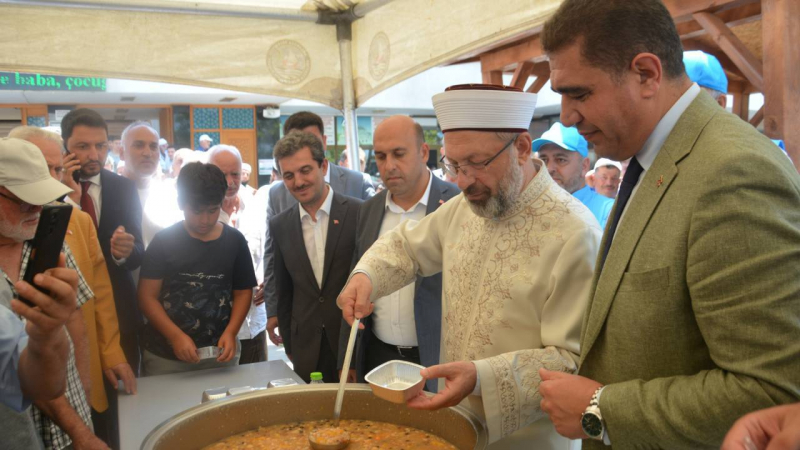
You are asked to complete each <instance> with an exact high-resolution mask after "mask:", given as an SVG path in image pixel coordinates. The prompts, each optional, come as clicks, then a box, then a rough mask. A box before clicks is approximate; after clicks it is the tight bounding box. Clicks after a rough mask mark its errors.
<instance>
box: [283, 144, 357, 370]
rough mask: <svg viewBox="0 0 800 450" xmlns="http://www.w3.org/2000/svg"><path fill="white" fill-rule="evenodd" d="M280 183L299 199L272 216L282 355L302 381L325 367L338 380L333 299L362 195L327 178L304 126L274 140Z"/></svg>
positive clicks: (337, 315) (337, 317)
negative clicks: (353, 195) (347, 192)
mask: <svg viewBox="0 0 800 450" xmlns="http://www.w3.org/2000/svg"><path fill="white" fill-rule="evenodd" d="M274 155H275V161H276V162H277V164H278V168H279V170H280V172H281V174H282V175H283V182H284V183H285V185H286V187H287V188H288V189H289V191H290V192H291V194H292V196H293V197H294V198H295V199H296V200H297V201H298V202H299V203H298V204H295V205H294V206H292V207H291V208H289V209H287V210H285V211H284V212H282V213H280V214H278V215H277V216H275V217H272V218H271V219H270V220H269V227H270V229H271V230H272V233H273V236H274V237H275V239H273V241H272V242H273V244H272V251H273V254H274V256H275V260H274V274H275V287H276V292H277V298H278V305H277V314H278V323H279V324H280V332H281V336H282V337H283V342H284V345H285V347H286V355H287V356H289V358H290V359H291V360H292V362H293V363H294V371H295V372H297V374H298V375H300V376H301V377H302V378H303V380H305V381H306V382H308V381H309V380H310V374H311V372H322V376H323V380H324V381H326V382H329V383H330V382H336V381H338V380H339V377H338V373H337V361H338V343H339V327H340V325H341V320H342V319H341V317H342V315H341V312H340V311H339V308H338V307H337V306H336V297H337V296H338V295H339V291H341V290H342V288H343V287H344V285H345V283H346V282H347V277H348V275H349V274H350V262H351V261H352V259H353V252H354V250H355V237H356V215H357V214H358V208H359V206H360V204H361V200H359V199H355V198H350V197H347V196H344V195H341V194H339V193H335V192H334V190H333V189H332V188H331V186H330V185H329V184H327V183H326V182H325V172H326V170H327V169H328V160H326V159H325V152H324V150H323V147H322V142H321V141H320V140H319V139H318V138H317V137H316V136H314V135H313V134H311V133H306V132H302V131H295V132H292V133H289V134H288V135H287V136H285V137H284V138H283V139H281V140H280V141H279V142H278V143H277V144H276V145H275V152H274Z"/></svg>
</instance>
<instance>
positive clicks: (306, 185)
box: [294, 184, 311, 191]
mask: <svg viewBox="0 0 800 450" xmlns="http://www.w3.org/2000/svg"><path fill="white" fill-rule="evenodd" d="M310 186H311V185H310V184H304V185H302V186H296V187H295V188H294V190H295V191H302V190H303V189H305V188H307V187H310Z"/></svg>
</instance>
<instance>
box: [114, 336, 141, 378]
mask: <svg viewBox="0 0 800 450" xmlns="http://www.w3.org/2000/svg"><path fill="white" fill-rule="evenodd" d="M140 336H141V330H139V331H135V332H126V333H122V332H120V334H119V344H120V346H121V347H122V351H123V352H124V353H125V359H127V360H128V364H129V365H130V366H131V370H133V375H134V376H136V377H139V376H141V373H140V364H141V362H142V349H141V345H140V344H141V340H140ZM114 389H115V390H116V387H115V388H114Z"/></svg>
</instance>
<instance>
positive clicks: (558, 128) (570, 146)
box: [531, 122, 589, 158]
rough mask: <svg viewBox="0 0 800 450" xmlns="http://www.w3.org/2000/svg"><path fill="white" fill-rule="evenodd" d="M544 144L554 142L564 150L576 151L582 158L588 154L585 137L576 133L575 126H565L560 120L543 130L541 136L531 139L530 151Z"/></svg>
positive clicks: (535, 150) (537, 149) (536, 150)
mask: <svg viewBox="0 0 800 450" xmlns="http://www.w3.org/2000/svg"><path fill="white" fill-rule="evenodd" d="M545 144H556V145H557V146H559V147H561V148H563V149H564V150H569V151H571V152H578V153H580V155H581V156H583V157H584V158H586V157H587V156H588V155H589V145H588V144H587V143H586V139H584V138H583V136H581V135H580V133H578V129H577V128H575V127H569V128H567V127H565V126H564V125H561V123H560V122H556V123H554V124H553V126H552V127H550V129H549V130H547V131H545V132H544V134H543V135H542V137H540V138H539V139H536V140H535V141H533V143H532V144H531V151H532V152H538V151H539V147H541V146H543V145H545Z"/></svg>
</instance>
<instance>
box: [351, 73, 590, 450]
mask: <svg viewBox="0 0 800 450" xmlns="http://www.w3.org/2000/svg"><path fill="white" fill-rule="evenodd" d="M535 104H536V96H535V95H534V94H529V93H525V92H522V91H520V90H519V89H514V88H504V87H501V86H486V85H477V86H476V85H468V86H456V87H452V88H449V89H448V90H447V91H445V92H444V93H442V94H438V95H436V96H434V98H433V105H434V109H435V111H436V116H437V119H438V120H439V123H440V124H441V127H442V131H443V132H444V140H445V146H446V147H447V157H446V161H445V167H446V168H447V169H448V170H449V171H451V172H452V173H454V174H455V175H456V179H457V182H458V187H459V188H461V190H462V194H461V195H459V196H457V197H454V198H453V199H452V200H450V201H449V202H447V203H445V204H444V205H443V206H441V207H440V208H439V209H437V210H436V211H435V212H433V213H431V214H429V215H427V216H426V217H425V218H424V219H422V220H420V221H419V222H415V221H406V222H404V223H402V224H400V225H399V226H397V227H396V228H394V229H393V230H392V231H390V232H388V233H386V234H384V235H383V236H382V237H381V238H380V239H378V240H377V241H376V242H375V243H374V244H373V245H372V247H370V249H369V250H368V251H367V252H366V253H365V254H364V256H363V257H362V258H361V260H360V261H359V262H358V264H357V266H356V268H355V270H354V274H353V275H351V279H350V281H349V283H348V285H347V286H346V287H345V289H344V290H343V291H342V294H341V295H340V297H339V305H340V307H341V308H342V310H343V316H344V318H345V320H347V321H348V322H352V321H353V319H354V317H364V316H367V315H369V314H370V313H371V312H372V309H373V305H372V304H371V302H373V301H381V299H382V297H384V296H386V295H387V294H389V293H391V292H394V291H396V290H398V289H400V288H401V287H403V286H405V285H407V284H409V283H413V282H414V280H415V279H416V277H417V276H422V277H428V276H431V275H434V274H436V273H439V272H441V273H442V300H441V301H442V338H441V339H442V346H441V357H440V361H441V362H442V363H443V364H442V365H438V366H432V367H430V368H427V369H425V370H423V371H422V375H423V376H424V377H425V378H427V379H432V378H445V379H446V382H445V386H444V389H441V388H440V390H439V394H437V395H436V396H434V397H426V396H419V397H416V398H413V399H411V400H410V401H409V406H410V407H413V408H419V409H438V408H442V407H446V406H452V405H455V404H458V403H459V402H460V401H461V400H462V399H464V398H466V399H467V400H466V401H465V402H464V403H465V405H466V406H468V407H469V408H470V409H471V410H472V411H474V412H476V413H477V414H479V415H481V416H482V417H484V418H485V420H486V423H487V425H488V428H489V439H490V441H491V442H492V446H491V448H492V449H500V448H503V449H530V448H537V449H556V448H559V449H566V448H568V446H569V441H568V440H567V439H566V438H563V437H561V436H559V435H558V434H557V433H556V431H555V429H554V428H553V425H552V423H550V421H548V420H547V418H546V415H545V414H544V413H542V412H541V410H540V408H539V401H540V400H541V397H540V396H539V392H538V386H539V381H540V379H539V374H538V370H539V368H542V367H546V368H548V369H550V370H558V371H564V372H570V373H571V372H574V371H575V370H576V369H577V361H578V355H579V348H578V342H579V338H580V328H581V319H582V317H583V313H584V309H585V306H586V301H587V299H588V293H589V289H590V287H591V281H592V271H593V270H594V262H595V258H596V255H597V252H598V249H599V244H600V236H601V230H600V227H599V225H598V223H597V220H596V219H595V218H594V217H593V215H592V213H591V212H590V211H589V210H588V209H587V208H586V207H585V206H584V205H583V204H581V203H580V201H578V200H577V199H575V198H574V197H572V196H571V195H570V194H569V193H567V192H566V191H564V190H563V189H561V188H560V187H559V186H558V185H557V184H556V183H555V182H554V181H553V179H552V178H551V177H550V175H549V173H548V171H547V169H546V167H545V166H544V164H543V163H542V161H541V160H538V159H532V158H531V136H530V134H528V126H529V125H530V121H531V118H532V117H533V110H534V106H535ZM476 111H485V112H491V113H486V114H476V113H475V112H476Z"/></svg>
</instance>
